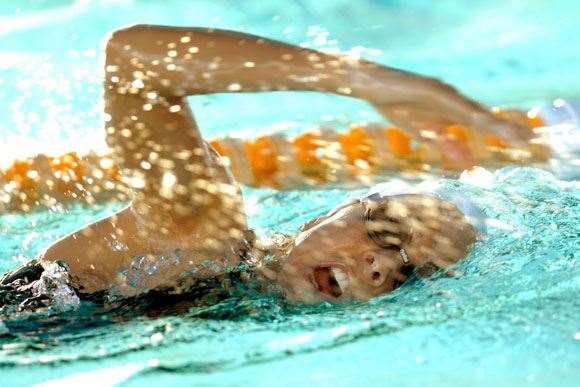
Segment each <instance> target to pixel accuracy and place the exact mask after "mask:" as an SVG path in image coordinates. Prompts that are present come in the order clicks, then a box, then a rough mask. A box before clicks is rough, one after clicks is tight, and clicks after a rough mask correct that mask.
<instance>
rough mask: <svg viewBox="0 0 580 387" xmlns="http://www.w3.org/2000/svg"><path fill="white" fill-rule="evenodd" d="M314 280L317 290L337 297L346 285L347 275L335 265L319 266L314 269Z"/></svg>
mask: <svg viewBox="0 0 580 387" xmlns="http://www.w3.org/2000/svg"><path fill="white" fill-rule="evenodd" d="M314 282H315V283H316V286H317V287H318V291H320V292H321V293H324V294H327V295H329V296H331V297H334V298H338V297H340V296H341V295H342V293H344V290H345V289H346V286H347V285H348V275H347V274H346V273H345V272H344V270H342V269H339V268H337V267H330V266H319V267H317V268H316V269H314Z"/></svg>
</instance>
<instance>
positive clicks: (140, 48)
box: [108, 25, 528, 143]
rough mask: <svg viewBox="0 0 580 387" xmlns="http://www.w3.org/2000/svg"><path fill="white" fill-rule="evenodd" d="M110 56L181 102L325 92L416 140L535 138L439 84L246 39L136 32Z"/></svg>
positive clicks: (127, 32)
mask: <svg viewBox="0 0 580 387" xmlns="http://www.w3.org/2000/svg"><path fill="white" fill-rule="evenodd" d="M109 49H110V50H115V51H116V52H117V53H118V58H119V59H118V60H119V62H120V63H121V64H123V63H131V66H129V67H128V68H126V71H128V72H129V73H128V74H127V75H129V79H131V78H132V77H131V76H130V75H131V74H134V72H135V71H139V70H140V69H139V67H140V66H144V67H141V73H143V76H144V77H145V78H146V83H148V84H149V85H150V86H151V87H153V88H155V89H157V90H160V91H161V92H162V93H166V94H171V95H174V96H183V95H192V94H208V93H221V92H256V91H277V90H297V91H300V90H304V91H319V92H328V93H335V94H342V95H348V96H352V97H355V98H361V99H364V100H367V101H368V102H370V103H371V104H372V105H373V106H375V107H376V108H377V109H378V110H379V111H380V112H381V113H382V114H384V115H385V116H386V117H388V118H389V119H390V120H391V121H392V122H393V123H395V124H397V125H399V126H401V127H402V128H406V129H409V130H412V131H413V132H414V133H415V134H416V135H418V134H419V131H420V130H423V129H432V130H434V131H437V130H439V129H441V128H443V127H445V126H448V125H451V124H464V125H467V126H470V127H473V128H475V129H477V130H480V131H482V132H494V133H496V134H498V135H499V136H500V137H504V138H507V139H508V140H511V141H515V142H516V143H517V142H521V140H525V139H526V138H527V135H528V130H526V129H524V128H522V127H519V126H518V125H517V124H514V123H511V122H510V123H508V122H507V121H504V120H503V119H501V118H498V117H495V116H494V115H492V114H490V112H489V111H488V110H487V109H486V108H485V107H484V106H482V105H480V104H479V103H477V102H475V101H473V100H471V99H469V98H467V97H465V96H463V95H461V94H460V93H459V92H458V91H457V90H456V89H455V88H453V87H452V86H449V85H447V84H445V83H443V82H441V81H438V80H436V79H433V78H428V77H424V76H420V75H417V74H413V73H410V72H406V71H402V70H397V69H393V68H389V67H386V66H382V65H380V64H376V63H373V62H370V61H367V60H364V59H359V58H353V57H351V56H347V55H334V54H326V53H322V52H319V51H315V50H310V49H306V48H302V47H298V46H294V45H290V44H286V43H282V42H278V41H274V40H269V39H265V38H261V37H258V36H254V35H248V34H244V33H240V32H233V31H225V30H218V29H207V28H179V27H162V26H148V25H137V26H133V27H129V28H126V29H123V30H119V31H117V32H115V33H114V34H113V39H111V40H110V41H109ZM143 69H145V70H146V71H143ZM108 75H109V76H113V75H114V74H112V73H110V74H108Z"/></svg>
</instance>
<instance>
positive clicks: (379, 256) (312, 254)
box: [278, 203, 405, 304]
mask: <svg viewBox="0 0 580 387" xmlns="http://www.w3.org/2000/svg"><path fill="white" fill-rule="evenodd" d="M363 211H364V208H363V207H362V205H361V204H360V203H357V204H353V205H351V206H348V207H346V208H343V209H341V210H339V211H337V212H336V213H334V214H331V215H330V216H327V217H322V218H319V219H317V220H316V221H314V222H311V223H309V224H308V226H307V227H309V228H306V229H303V231H302V232H301V233H300V234H299V235H298V236H297V238H296V242H295V246H294V248H293V249H292V251H291V252H290V254H289V256H288V259H287V261H286V262H285V264H284V266H283V267H282V270H281V271H280V272H279V273H278V282H279V283H280V284H281V285H282V287H283V289H284V294H285V296H286V298H287V299H288V300H290V301H293V302H302V303H308V304H313V303H318V302H322V301H329V302H342V301H347V300H360V301H365V300H368V299H370V298H372V297H375V296H378V295H380V294H383V293H386V292H390V291H391V290H393V289H394V288H395V287H396V286H397V284H398V283H399V282H402V281H404V279H405V278H404V277H402V276H401V274H400V269H401V266H402V262H401V259H400V256H399V254H398V252H397V251H390V250H384V249H381V248H380V247H378V246H377V245H376V244H375V243H374V242H373V241H371V240H370V239H369V238H368V236H367V233H366V230H365V225H364V221H363V218H362V216H363Z"/></svg>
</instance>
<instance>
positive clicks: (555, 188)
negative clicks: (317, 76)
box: [0, 0, 580, 386]
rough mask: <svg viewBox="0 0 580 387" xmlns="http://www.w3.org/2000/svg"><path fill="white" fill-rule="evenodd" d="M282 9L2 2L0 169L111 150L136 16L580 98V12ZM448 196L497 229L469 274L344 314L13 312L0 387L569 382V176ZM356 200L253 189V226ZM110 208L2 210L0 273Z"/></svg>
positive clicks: (461, 5)
mask: <svg viewBox="0 0 580 387" xmlns="http://www.w3.org/2000/svg"><path fill="white" fill-rule="evenodd" d="M286 3H288V4H286ZM286 3H284V6H282V5H281V3H278V2H269V3H266V4H264V3H262V2H243V3H242V2H237V1H195V2H190V1H163V2H161V1H159V2H156V1H110V0H109V1H64V0H60V1H56V0H55V1H30V2H20V1H18V2H17V1H5V2H2V3H0V36H1V39H0V146H1V147H2V148H1V152H0V158H3V157H10V156H11V155H13V154H17V153H26V152H29V151H30V150H34V149H39V148H40V147H46V144H50V146H51V147H52V148H53V149H54V150H55V151H57V150H58V149H70V148H71V147H74V148H78V147H86V146H96V145H98V144H101V145H102V144H103V140H102V138H101V132H100V123H99V119H100V109H101V107H100V102H99V93H100V91H99V90H100V89H99V73H98V70H97V69H98V66H99V53H98V52H99V51H98V50H99V41H100V39H101V38H102V36H103V35H104V34H105V33H106V32H107V31H110V30H112V29H114V28H117V27H119V26H122V25H124V24H128V23H133V22H145V23H163V24H177V25H207V26H214V27H222V28H232V29H240V30H244V31H248V32H252V33H256V34H262V35H266V36H269V37H274V38H278V39H282V40H286V41H289V42H293V43H303V44H305V45H309V46H311V47H340V48H342V49H344V50H349V49H353V50H355V51H357V50H358V51H361V52H362V53H363V55H365V56H367V57H370V58H372V59H375V60H378V61H381V62H383V63H388V64H391V65H394V66H399V67H403V68H406V69H411V70H415V71H420V72H423V73H427V74H430V75H435V76H438V77H441V78H443V79H446V80H448V81H450V82H452V83H454V84H456V85H458V86H460V87H461V89H462V90H464V91H465V92H466V93H468V94H470V95H473V96H475V97H477V98H479V99H481V100H483V101H485V102H487V103H489V104H509V105H515V106H521V107H530V106H532V105H534V104H536V103H545V102H548V101H550V100H552V99H553V98H557V97H562V98H570V99H574V98H576V99H578V98H580V93H579V92H578V90H580V88H579V86H580V78H579V77H578V75H577V74H580V56H579V55H578V54H577V50H576V48H575V47H576V45H575V42H574V38H575V37H576V36H578V33H579V32H580V25H579V24H578V23H577V20H578V17H577V15H579V14H580V6H578V5H577V3H576V2H575V1H553V2H549V3H548V2H531V1H471V2H459V1H457V2H454V1H439V2H436V3H435V2H429V1H419V0H414V1H370V0H368V1H358V2H356V4H355V2H352V1H342V0H339V1H328V2H325V1H316V2H315V1H296V2H292V3H291V4H290V2H286ZM191 102H192V105H193V108H194V111H195V112H196V115H197V117H198V120H199V121H200V125H201V127H202V129H203V131H204V132H205V133H206V134H207V135H208V136H212V135H219V134H224V133H229V132H233V131H238V132H239V131H245V132H247V133H252V131H253V132H255V131H259V130H263V129H267V128H270V127H272V126H278V127H284V128H289V129H290V130H292V129H293V128H294V129H297V128H301V127H305V126H308V125H309V124H311V123H317V122H321V121H329V122H332V123H341V122H348V121H351V120H357V119H373V118H377V117H376V115H374V113H373V112H372V111H371V109H370V108H369V107H368V106H366V105H365V104H363V103H359V102H356V101H351V100H348V99H341V98H338V97H328V96H320V95H314V94H308V95H298V94H285V93H282V94H276V95H258V96H247V95H245V96H231V95H228V96H224V95H219V96H208V97H203V98H194V99H192V100H191ZM234 107H236V108H235V110H234ZM240 107H241V108H240ZM265 108H266V109H268V110H267V111H268V112H269V113H268V115H266V116H264V114H263V111H264V109H265ZM231 111H236V112H237V114H236V115H233V114H231ZM8 144H10V146H8ZM385 179H386V178H385ZM446 184H447V185H448V188H449V189H450V190H456V191H458V192H462V193H464V194H466V195H470V196H472V197H474V198H476V200H477V202H478V203H479V204H480V205H481V207H482V208H483V209H484V210H485V212H486V213H487V215H489V216H490V217H492V218H493V219H495V227H493V228H492V229H491V231H490V233H489V235H488V236H487V238H486V239H485V240H483V241H481V242H478V244H477V246H476V247H475V249H474V250H473V251H472V253H471V254H470V256H469V258H468V259H466V260H465V261H463V262H462V264H461V265H460V267H459V269H460V271H461V272H462V276H461V277H459V278H453V279H451V278H442V277H436V278H431V279H429V280H414V281H411V282H409V283H407V284H405V285H404V286H403V287H402V288H400V289H399V290H397V291H396V292H394V293H392V294H389V295H385V296H383V297H379V298H377V299H375V300H373V301H372V302H369V303H366V304H350V305H343V306H330V305H320V306H317V307H296V306H290V305H286V304H285V303H283V302H281V301H280V300H278V299H276V298H273V297H269V296H255V297H251V298H244V299H236V298H232V299H230V300H226V301H224V302H222V303H220V304H217V305H214V306H210V307H205V308H199V309H193V310H190V311H187V312H184V313H181V314H175V315H164V316H153V315H151V314H147V313H145V312H143V311H139V310H137V311H134V312H128V311H126V310H122V311H116V312H113V313H108V314H103V313H101V312H99V311H98V310H94V309H92V308H91V306H90V305H83V307H82V308H81V310H80V311H79V312H78V313H68V314H66V315H58V314H57V315H52V316H46V315H33V316H17V317H15V319H13V320H8V321H5V322H4V323H1V324H0V346H1V347H0V348H1V349H0V367H1V370H2V371H1V372H2V384H3V385H10V386H17V385H30V384H35V383H41V382H49V383H50V382H54V383H58V385H63V384H65V383H68V384H69V385H88V383H89V382H95V383H99V384H104V385H113V384H117V383H120V384H122V385H149V384H151V385H203V386H206V385H209V386H211V385H219V386H237V385H242V386H244V385H285V386H286V385H287V386H295V385H305V384H317V385H320V386H326V385H332V386H352V385H398V386H407V385H409V386H411V385H429V386H439V385H441V386H448V385H465V386H467V385H469V386H489V385H497V386H527V385H532V386H533V385H542V386H576V385H578V382H579V381H580V371H579V370H580V270H579V269H578V251H580V238H579V237H580V219H579V216H580V215H579V214H580V211H579V204H578V203H579V198H580V190H579V187H578V183H574V182H561V181H559V180H557V179H555V178H554V177H553V176H552V175H551V174H550V173H549V172H544V171H540V170H534V169H527V168H506V169H503V170H501V171H499V172H497V173H496V174H495V175H494V178H493V179H490V181H488V182H487V185H482V184H478V185H474V184H472V183H469V182H458V181H447V182H446ZM358 192H360V190H355V191H348V190H344V189H327V190H316V191H307V192H305V191H289V192H283V193H276V192H272V191H268V190H255V189H246V193H247V197H248V202H249V204H251V205H250V210H251V222H252V225H253V226H254V227H255V228H257V229H258V230H261V231H263V232H271V231H272V230H276V231H284V232H293V231H295V230H296V229H297V227H298V226H299V225H300V224H301V223H302V222H304V221H306V220H307V219H308V218H310V217H312V216H315V215H318V214H320V213H321V212H324V211H325V210H327V209H329V208H331V207H333V206H334V204H335V203H337V202H338V201H340V200H342V199H343V198H345V197H346V196H349V195H352V194H353V193H358ZM113 210H114V208H113V207H112V206H101V207H96V208H92V209H86V208H81V207H72V208H70V209H67V210H63V211H53V212H48V211H46V212H37V213H34V214H29V215H26V216H22V215H1V216H0V271H5V270H7V269H10V268H12V267H15V266H16V265H17V264H18V263H19V262H22V261H25V260H26V259H28V258H27V257H32V256H34V254H36V253H37V252H38V251H39V250H40V249H41V248H42V247H43V246H46V245H47V244H48V243H50V242H51V241H53V240H54V239H56V238H58V237H59V236H61V235H64V234H65V233H67V232H69V231H71V230H74V229H75V228H76V227H79V226H80V225H82V224H84V223H86V222H88V221H90V220H93V219H96V218H98V217H101V216H104V215H105V214H107V213H110V212H111V211H113Z"/></svg>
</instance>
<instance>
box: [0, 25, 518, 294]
mask: <svg viewBox="0 0 580 387" xmlns="http://www.w3.org/2000/svg"><path fill="white" fill-rule="evenodd" d="M104 71H105V79H104V102H105V122H104V130H105V133H106V139H107V143H108V145H109V146H110V148H111V151H112V155H113V157H114V158H115V162H116V163H117V165H119V167H120V169H121V174H122V176H123V179H124V182H125V183H126V185H127V186H128V187H130V192H128V194H129V195H130V197H131V202H130V204H129V205H128V206H127V207H126V208H124V209H123V210H121V211H119V212H118V213H116V214H114V215H112V216H110V217H108V218H106V219H102V220H100V221H97V222H95V223H92V224H90V225H88V226H86V227H84V228H82V229H81V230H78V231H76V232H74V233H72V234H71V235H68V236H66V237H64V238H62V239H60V240H59V241H57V242H56V243H54V244H53V245H52V246H50V247H48V248H47V249H46V250H45V251H43V252H42V253H41V254H40V255H39V256H38V257H37V258H36V259H35V260H33V261H31V262H30V263H29V264H27V265H25V266H24V267H22V268H20V269H17V270H15V271H13V272H11V273H8V274H6V275H5V276H4V277H3V278H2V280H1V281H0V285H1V286H2V289H9V288H11V287H12V288H18V289H20V290H22V289H25V290H26V289H27V290H28V291H31V289H33V288H34V283H35V281H40V280H42V279H43V273H45V272H46V271H47V268H48V267H50V268H51V270H52V271H55V270H56V271H57V272H59V273H61V274H62V272H63V271H65V272H66V274H67V275H68V279H67V283H68V285H69V286H70V287H72V289H74V291H75V292H76V293H77V294H78V295H79V296H80V297H81V298H82V297H91V296H92V295H95V294H103V293H111V294H115V295H118V296H120V297H133V296H138V295H142V294H144V293H147V292H173V293H184V292H185V293H187V292H189V291H192V289H195V288H196V287H197V286H199V284H200V283H206V284H207V283H208V281H209V282H211V280H212V279H215V278H224V277H228V276H232V275H233V274H234V273H237V275H238V277H240V278H246V280H248V278H249V280H250V281H251V280H255V281H257V282H260V283H263V284H266V285H268V286H270V285H272V287H274V288H276V289H278V290H279V291H280V293H281V294H282V295H283V296H284V297H285V298H287V299H288V300H289V301H291V302H296V303H318V302H323V301H328V302H342V301H347V300H363V301H364V300H368V299H370V298H372V297H375V296H377V295H380V294H383V293H386V292H390V291H392V290H393V289H395V288H396V287H397V286H398V285H400V284H401V283H403V282H404V281H405V280H406V279H407V278H408V276H409V274H410V273H411V272H412V271H413V270H414V269H417V270H419V271H420V272H421V273H428V272H429V271H432V270H433V268H447V267H448V266H450V265H452V264H454V263H455V262H457V261H458V260H460V259H461V258H463V257H465V256H466V254H467V252H468V250H469V248H470V246H471V245H472V243H473V242H474V241H475V240H476V236H477V230H476V224H474V222H473V221H471V220H470V219H471V217H470V216H469V214H468V212H469V206H467V207H465V206H462V205H461V203H460V202H461V200H459V201H458V200H452V199H453V198H449V197H446V196H445V195H443V194H441V193H440V192H437V190H432V191H429V192H412V191H408V192H398V193H395V194H392V195H391V194H383V193H381V192H375V193H373V194H371V195H369V196H367V197H364V198H360V199H356V200H353V201H350V202H349V203H347V204H344V205H341V206H339V207H338V208H337V209H336V210H333V211H331V212H330V213H329V214H328V215H325V216H322V217H319V218H316V219H314V220H312V221H310V222H308V223H307V224H305V225H303V226H302V227H301V230H300V233H299V234H298V235H296V236H295V237H285V238H272V240H270V241H267V240H262V239H260V238H256V236H255V235H254V233H253V232H252V231H250V230H248V225H247V220H246V216H245V214H244V209H243V201H242V196H241V192H240V189H239V187H238V185H237V183H236V182H235V181H234V180H233V177H232V175H231V174H230V172H229V171H228V168H227V166H226V165H224V162H223V160H221V159H220V157H219V156H218V155H217V153H216V152H215V151H214V150H213V149H212V148H211V147H210V146H209V145H208V143H206V142H205V141H204V139H203V138H202V136H201V133H200V131H199V129H198V127H197V125H196V122H195V120H194V117H193V114H192V112H191V111H190V108H189V106H188V104H187V102H186V97H187V96H191V95H200V94H211V93H225V92H266V91H282V90H284V91H287V90H293V91H316V92H324V93H334V94H340V95H346V96H351V97H354V98H360V99H363V100H366V101H367V102H369V103H370V104H371V105H372V106H374V107H375V108H376V109H377V110H378V111H379V112H380V113H381V114H383V115H384V116H385V117H386V118H388V119H389V120H390V121H391V122H393V123H394V124H396V125H398V126H399V127H402V128H405V129H407V130H409V131H411V132H412V133H414V134H416V135H421V134H423V132H424V131H429V132H430V133H434V135H431V136H430V137H429V138H431V139H432V141H436V142H437V144H438V146H440V147H441V148H443V149H445V150H446V151H448V153H449V154H453V152H455V148H454V144H453V141H452V140H451V139H448V138H446V137H445V136H438V135H437V134H438V133H440V131H441V130H442V129H443V128H445V127H447V126H448V125H450V124H464V125H466V126H470V127H472V128H474V129H475V130H477V131H479V132H480V133H494V134H496V135H498V136H501V137H503V138H506V139H507V140H509V141H511V142H512V143H515V142H519V143H522V142H525V141H526V140H527V138H526V133H529V131H528V130H527V128H524V127H520V126H518V124H517V123H514V122H508V121H504V120H503V119H501V118H499V117H496V116H494V115H493V114H491V113H490V112H489V111H488V110H487V109H486V108H485V107H483V106H482V105H480V104H478V103H476V102H474V101H472V100H470V99H468V98H466V97H464V96H463V95H461V94H460V93H458V92H457V91H456V90H455V89H454V88H452V87H451V86H448V85H446V84H444V83H442V82H440V81H438V80H435V79H431V78H426V77H423V76H419V75H416V74H413V73H409V72H405V71H401V70H396V69H392V68H388V67H385V66H382V65H379V64H376V63H372V62H369V61H366V60H363V59H360V58H353V57H349V56H345V55H334V54H328V53H323V52H319V51H314V50H310V49H305V48H302V47H297V46H293V45H289V44H285V43H281V42H277V41H273V40H269V39H265V38H260V37H257V36H252V35H247V34H243V33H239V32H232V31H224V30H217V29H205V28H177V27H164V26H150V25H136V26H132V27H128V28H124V29H120V30H118V31H116V32H113V33H112V34H111V35H110V37H109V38H108V39H107V41H106V47H105V63H104ZM232 114H235V112H232ZM457 155H458V157H461V152H459V153H457ZM462 200H463V199H462ZM463 201H465V200H463ZM471 207H473V206H471ZM465 208H467V210H466V209H465ZM55 263H58V265H59V268H57V269H55V266H54V265H55ZM242 264H245V268H244V269H238V268H239V267H240V265H242ZM242 266H243V265H242ZM240 270H241V271H242V272H240ZM59 278H62V276H60V277H59ZM45 279H46V278H45ZM37 287H38V286H37ZM0 293H1V292H0ZM31 294H33V295H34V292H32V293H31Z"/></svg>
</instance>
